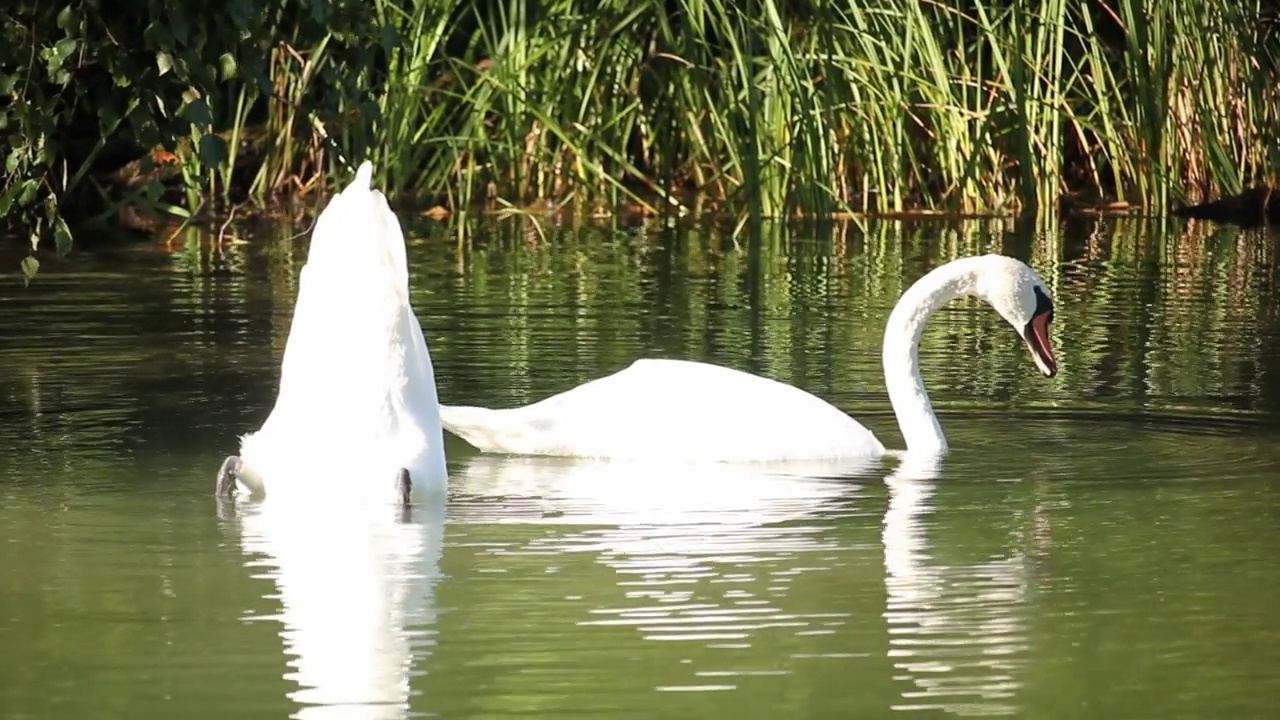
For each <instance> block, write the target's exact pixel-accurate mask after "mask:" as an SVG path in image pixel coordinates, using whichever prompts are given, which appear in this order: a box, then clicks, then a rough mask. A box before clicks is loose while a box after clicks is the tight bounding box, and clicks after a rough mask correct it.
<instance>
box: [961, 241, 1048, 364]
mask: <svg viewBox="0 0 1280 720" xmlns="http://www.w3.org/2000/svg"><path fill="white" fill-rule="evenodd" d="M985 260H986V261H987V262H986V265H987V267H986V270H987V272H984V273H982V274H981V279H980V281H979V282H980V283H981V284H982V286H983V287H982V293H981V294H982V295H983V296H984V297H985V298H986V300H987V302H989V303H991V306H992V307H993V308H995V310H996V312H998V313H999V314H1000V316H1001V317H1003V318H1004V319H1005V321H1006V322H1008V323H1009V324H1010V325H1012V326H1013V328H1014V329H1015V330H1017V331H1018V335H1019V336H1020V337H1021V338H1022V340H1023V342H1025V343H1026V344H1027V349H1028V350H1030V351H1031V359H1032V360H1034V361H1035V364H1036V367H1037V368H1038V369H1039V370H1040V374H1042V375H1044V376H1045V377H1048V378H1051V377H1053V376H1054V375H1056V374H1057V373H1058V361H1057V360H1056V359H1055V358H1054V356H1053V343H1052V340H1051V338H1050V335H1049V324H1050V323H1052V322H1053V295H1052V293H1050V292H1049V286H1048V285H1045V282H1044V280H1042V279H1041V278H1040V276H1039V275H1038V274H1036V271H1035V270H1032V269H1031V267H1030V266H1028V265H1027V264H1026V263H1024V262H1022V261H1021V260H1016V259H1014V258H1011V257H1005V256H1003V255H988V256H987V257H986V258H985Z"/></svg>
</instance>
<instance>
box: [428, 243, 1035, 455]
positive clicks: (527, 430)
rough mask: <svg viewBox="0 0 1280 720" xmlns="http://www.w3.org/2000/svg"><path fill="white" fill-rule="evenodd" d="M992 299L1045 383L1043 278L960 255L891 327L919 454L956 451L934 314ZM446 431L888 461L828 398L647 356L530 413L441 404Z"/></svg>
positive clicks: (908, 436)
mask: <svg viewBox="0 0 1280 720" xmlns="http://www.w3.org/2000/svg"><path fill="white" fill-rule="evenodd" d="M962 295H975V296H977V297H980V298H982V299H983V300H986V301H987V302H988V303H990V304H991V306H992V307H994V308H995V310H996V312H998V313H999V314H1000V315H1001V317H1003V318H1004V319H1005V320H1006V321H1008V322H1009V324H1011V325H1013V327H1014V328H1015V329H1016V330H1017V331H1018V334H1019V335H1020V336H1021V337H1022V338H1023V339H1024V340H1025V341H1026V344H1027V347H1028V348H1030V350H1031V357H1032V359H1033V360H1034V361H1035V363H1036V365H1037V367H1039V368H1040V371H1041V372H1042V373H1043V374H1044V375H1045V376H1046V377H1053V375H1054V374H1055V373H1056V372H1057V364H1056V361H1055V360H1054V356H1053V349H1052V346H1051V343H1050V339H1049V323H1050V322H1052V320H1053V301H1052V299H1051V295H1050V293H1049V289H1048V287H1047V286H1046V285H1045V283H1044V281H1043V280H1041V279H1040V276H1039V275H1037V274H1036V272H1035V271H1034V270H1032V269H1031V268H1030V267H1028V266H1027V265H1026V264H1025V263H1022V262H1021V261H1019V260H1015V259H1013V258H1009V257H1004V256H1002V255H983V256H978V257H966V258H960V259H958V260H954V261H952V262H949V263H947V264H945V265H942V266H941V267H938V268H936V269H934V270H933V271H931V272H929V273H928V274H926V275H925V276H924V277H922V278H920V279H919V280H917V281H916V282H915V284H913V285H912V286H911V287H910V288H908V289H907V291H906V292H905V293H903V295H902V298H901V299H900V300H899V301H898V304H897V306H895V307H894V309H893V312H892V313H891V314H890V315H889V322H888V324H887V325H886V327H885V331H884V348H883V361H884V377H885V385H886V386H887V388H888V391H889V399H890V401H891V402H892V403H893V410H894V413H895V414H896V415H897V418H898V426H899V427H900V428H901V430H902V435H903V437H904V439H905V440H906V445H907V449H908V450H909V451H912V452H933V453H940V452H942V451H944V450H945V449H946V447H947V441H946V437H945V436H943V434H942V428H941V427H939V425H938V420H937V417H936V416H935V415H934V413H933V407H932V406H931V405H930V403H929V396H928V394H927V393H926V392H925V389H924V383H923V381H922V380H921V378H920V361H919V358H918V356H917V346H918V344H919V341H920V334H921V332H922V331H923V330H924V326H925V323H926V322H927V321H928V319H929V316H930V315H932V314H933V313H934V312H935V311H936V310H937V309H938V308H940V307H942V305H944V304H946V303H947V302H948V301H950V300H952V299H953V298H956V297H959V296H962ZM440 417H441V420H442V421H443V423H444V427H445V429H447V430H449V431H450V432H452V433H454V434H456V435H458V436H460V437H462V438H463V439H464V440H466V441H467V442H469V443H471V444H472V445H474V446H475V447H477V448H479V449H480V450H482V451H487V452H500V453H511V454H522V455H565V456H575V457H596V458H615V459H638V458H645V457H653V456H661V457H663V458H665V459H668V460H686V461H720V462H768V461H792V460H815V459H824V460H833V459H834V460H839V459H851V458H866V457H879V456H881V455H883V454H885V448H884V446H883V445H882V444H881V443H880V441H879V440H877V439H876V437H875V435H873V434H872V433H871V431H870V430H867V429H866V428H865V427H863V426H862V425H860V424H859V423H858V422H857V421H856V420H854V419H852V418H850V417H849V416H848V415H846V414H845V413H844V412H842V411H840V410H838V409H837V408H835V407H834V406H832V405H830V404H829V403H827V402H826V401H824V400H821V399H819V398H817V397H815V396H813V395H811V394H809V393H807V392H805V391H803V390H800V389H797V388H794V387H791V386H790V385H786V384H783V383H780V382H776V381H774V380H769V379H766V378H761V377H757V376H755V375H751V374H748V373H745V372H741V371H738V370H732V369H729V368H725V367H720V366H718V365H709V364H706V363H698V362H689V361H682V360H651V359H650V360H638V361H636V362H635V363H634V364H632V365H631V366H630V367H628V368H626V369H624V370H621V371H619V372H617V373H614V374H613V375H609V376H607V377H603V378H599V379H596V380H592V381H590V382H588V383H585V384H583V385H581V386H579V387H576V388H574V389H572V390H568V391H566V392H563V393H560V394H559V395H554V396H552V397H549V398H547V399H545V400H542V401H540V402H536V403H533V404H532V405H527V406H525V407H519V408H511V409H503V410H492V409H487V408H479V407H453V406H441V408H440Z"/></svg>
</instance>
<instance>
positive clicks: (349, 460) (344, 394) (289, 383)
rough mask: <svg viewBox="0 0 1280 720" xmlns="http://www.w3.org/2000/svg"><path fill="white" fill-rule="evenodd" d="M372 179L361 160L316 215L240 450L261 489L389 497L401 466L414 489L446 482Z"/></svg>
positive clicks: (394, 222)
mask: <svg viewBox="0 0 1280 720" xmlns="http://www.w3.org/2000/svg"><path fill="white" fill-rule="evenodd" d="M372 173H373V166H372V165H371V164H370V163H368V162H365V163H364V164H362V165H361V166H360V168H359V170H358V171H357V173H356V177H355V179H354V180H353V181H352V182H351V184H350V185H348V186H347V187H346V188H345V189H343V191H342V192H340V193H338V194H337V195H335V196H334V197H333V198H332V199H331V200H330V202H329V204H328V205H327V206H326V207H325V209H324V211H323V212H322V213H321V214H320V217H319V218H318V219H317V220H316V226H315V230H314V232H313V234H312V238H311V248H310V252H309V253H308V257H307V263H306V265H305V266H304V267H303V268H302V273H301V275H300V277H299V280H298V299H297V303H296V305H295V307H294V314H293V322H292V324H291V326H290V329H289V338H288V340H287V342H286V344H285V351H284V359H283V362H282V363H281V375H280V390H279V394H278V396H277V398H276V404H275V407H274V408H273V409H272V412H271V415H270V416H269V417H268V419H267V422H266V423H265V424H264V425H263V428H262V430H261V431H259V432H258V433H256V434H253V435H250V436H246V437H245V438H244V440H243V442H242V444H241V458H242V460H243V461H244V462H245V464H246V465H247V466H248V470H249V472H248V473H246V474H247V475H248V476H250V477H253V476H257V478H258V484H259V485H271V488H270V489H269V490H268V493H275V492H277V491H281V490H285V489H288V487H290V486H298V485H308V486H310V485H313V484H314V482H315V481H319V480H320V479H322V478H332V479H334V480H340V481H341V482H344V483H347V484H350V485H357V484H359V485H365V484H369V485H377V486H385V488H386V489H387V491H388V492H390V490H391V488H393V484H394V478H395V473H396V471H397V470H398V469H399V468H400V467H404V468H406V469H408V470H409V471H410V474H411V476H412V477H413V480H414V486H415V488H419V487H421V486H422V485H423V484H424V482H425V483H426V484H428V485H440V484H442V483H444V482H445V470H444V452H443V439H442V431H441V426H440V412H439V401H438V399H437V395H436V384H435V372H434V368H433V367H432V364H431V354H430V352H429V351H428V350H427V345H426V340H425V339H424V338H423V335H422V328H421V326H420V325H419V324H418V320H417V317H416V316H415V315H414V313H413V308H412V307H411V306H410V304H409V274H408V264H407V260H406V253H405V243H404V235H403V232H402V231H401V227H400V222H399V220H398V219H397V218H396V215H395V213H393V212H392V211H391V209H390V207H389V206H388V204H387V200H386V197H385V196H384V195H383V194H382V193H381V192H379V191H378V190H376V189H374V188H373V187H372V186H371V181H372ZM303 476H306V477H307V478H308V480H307V481H303ZM250 483H252V481H250ZM313 489H314V488H313Z"/></svg>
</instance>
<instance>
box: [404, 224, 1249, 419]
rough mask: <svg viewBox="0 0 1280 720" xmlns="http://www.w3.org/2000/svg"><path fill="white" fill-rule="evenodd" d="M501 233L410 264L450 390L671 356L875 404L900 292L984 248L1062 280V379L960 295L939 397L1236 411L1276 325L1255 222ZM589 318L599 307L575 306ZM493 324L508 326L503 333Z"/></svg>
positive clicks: (478, 391)
mask: <svg viewBox="0 0 1280 720" xmlns="http://www.w3.org/2000/svg"><path fill="white" fill-rule="evenodd" d="M504 227H505V228H506V229H505V230H504V229H497V230H495V231H493V232H492V237H491V239H490V240H489V241H486V242H479V241H477V243H476V244H475V245H473V246H472V247H471V248H470V249H469V250H463V251H461V254H460V255H458V256H457V262H458V263H459V265H460V266H461V267H462V271H461V274H460V275H458V276H457V277H456V278H454V279H453V280H451V281H450V283H449V284H448V285H446V286H440V285H437V281H436V280H434V279H433V278H431V277H430V275H431V271H430V269H429V266H427V267H425V268H424V269H423V270H420V271H419V276H418V280H417V282H418V286H419V287H423V288H429V289H430V293H431V294H430V295H422V296H419V298H420V302H419V306H418V307H419V312H420V313H421V314H422V316H423V321H424V324H425V325H426V327H427V328H428V336H429V339H430V341H431V342H432V352H433V354H434V356H435V357H436V362H437V365H438V367H440V368H443V369H442V370H438V373H437V374H438V380H439V382H440V384H441V386H442V388H444V389H443V390H442V394H443V396H444V397H445V399H446V401H451V402H479V401H487V402H496V403H499V404H513V403H523V402H528V401H531V400H534V399H537V398H539V397H543V396H545V395H547V394H549V393H552V392H555V391H558V390H562V389H565V388H567V387H569V386H571V385H574V384H577V383H581V382H584V381H586V380H589V379H591V378H593V377H598V376H600V375H603V374H605V373H608V372H612V371H614V370H617V369H620V368H621V367H623V366H625V365H626V364H628V363H630V362H631V361H632V360H634V359H635V358H637V357H643V356H668V357H683V358H692V359H704V360H712V361H715V362H721V363H724V364H728V365H731V366H734V367H741V368H744V369H748V370H752V371H757V372H760V373H763V374H765V375H768V376H771V377H775V378H778V379H780V380H783V381H786V382H791V383H795V384H797V385H800V386H801V387H805V388H807V389H810V390H812V391H814V392H817V393H819V394H820V395H822V396H824V397H828V398H831V399H832V400H833V401H835V402H837V404H840V405H843V406H845V407H847V408H849V409H851V410H852V409H853V407H852V406H851V405H850V402H851V400H852V397H851V395H850V393H857V395H856V396H854V397H857V398H858V399H859V400H860V401H868V402H870V404H871V407H873V408H879V409H881V410H884V409H887V406H886V405H885V402H886V400H885V396H884V392H883V376H882V370H881V366H880V356H879V350H880V346H881V335H882V333H883V328H884V323H885V321H886V320H887V317H888V313H889V311H890V309H891V308H892V307H893V304H894V303H895V302H896V301H897V298H898V296H899V295H900V294H901V292H902V291H903V290H904V289H905V288H906V286H907V285H908V284H909V283H910V282H912V281H914V280H915V279H916V278H918V277H919V276H920V275H922V274H924V273H925V272H926V271H927V270H928V269H929V268H931V267H934V266H936V265H938V264H940V263H942V262H944V261H946V260H948V259H951V258H953V257H957V256H959V255H966V254H974V253H981V252H991V251H995V252H1005V253H1009V254H1015V255H1021V256H1022V257H1023V258H1024V259H1028V260H1029V261H1030V262H1031V263H1032V264H1033V265H1034V266H1035V267H1037V268H1038V269H1039V270H1040V272H1041V273H1042V274H1043V275H1044V276H1045V278H1046V281H1047V282H1048V283H1049V284H1050V285H1051V287H1052V288H1053V289H1054V291H1055V293H1056V295H1057V302H1058V306H1059V311H1058V313H1057V318H1056V320H1055V324H1054V328H1053V332H1054V336H1055V344H1056V345H1057V350H1058V354H1059V358H1060V361H1061V374H1060V376H1059V377H1058V379H1056V380H1054V381H1044V380H1043V379H1041V378H1039V376H1038V374H1037V373H1036V372H1035V370H1034V368H1033V367H1032V365H1031V363H1030V362H1029V360H1028V358H1027V354H1026V353H1027V351H1026V349H1025V347H1023V346H1022V344H1021V342H1020V341H1018V340H1017V339H1016V336H1015V335H1014V333H1013V331H1012V330H1011V329H1010V328H1008V327H1006V326H1005V325H1004V323H1003V321H1002V320H1000V319H999V317H998V316H996V315H995V314H994V313H992V312H991V311H990V310H989V309H988V308H986V306H985V305H982V304H981V303H980V302H978V301H969V302H959V303H955V304H953V305H952V306H950V307H948V308H946V309H945V310H944V311H943V312H942V313H940V314H939V316H938V317H936V318H935V320H934V321H933V323H931V325H930V326H929V328H928V329H927V330H926V333H925V337H924V339H923V343H922V348H921V357H922V361H923V364H924V372H925V376H926V381H927V383H928V385H929V388H930V391H931V393H932V394H933V395H934V397H935V398H936V399H937V400H938V401H939V404H940V405H941V407H942V408H943V409H945V408H946V407H947V406H948V405H952V406H957V405H965V404H970V403H974V402H980V403H983V404H989V403H990V402H991V401H992V400H995V399H1011V398H1015V397H1016V398H1019V399H1020V400H1022V401H1025V402H1031V403H1034V404H1048V405H1054V406H1062V407H1068V406H1076V407H1078V406H1080V405H1081V403H1084V404H1088V403H1090V402H1094V401H1097V402H1117V401H1118V402H1123V403H1132V404H1133V406H1134V407H1151V408H1160V407H1165V408H1172V407H1178V406H1184V405H1188V404H1195V405H1201V406H1218V407H1222V406H1223V404H1224V402H1226V401H1227V398H1231V400H1230V401H1229V402H1226V404H1227V405H1228V406H1230V405H1235V406H1238V407H1244V408H1248V407H1255V404H1254V402H1253V401H1251V400H1250V399H1249V398H1256V397H1257V396H1258V393H1259V388H1258V386H1257V378H1258V377H1260V376H1262V375H1265V373H1264V372H1263V367H1264V363H1265V358H1264V356H1263V355H1262V354H1261V351H1260V343H1261V342H1262V338H1264V337H1266V336H1267V334H1268V332H1269V328H1270V324H1269V323H1270V322H1271V319H1270V316H1269V315H1268V314H1267V313H1265V312H1263V311H1261V308H1264V307H1266V303H1267V298H1269V297H1271V293H1272V292H1273V287H1272V286H1273V280H1272V277H1271V274H1270V272H1269V271H1267V270H1263V269H1261V268H1266V267H1270V265H1271V264H1272V262H1271V260H1270V252H1271V251H1270V249H1269V247H1270V246H1269V245H1268V244H1267V243H1258V242H1255V241H1253V240H1251V239H1250V236H1247V235H1238V236H1234V237H1232V236H1226V237H1224V236H1221V235H1206V234H1204V233H1203V232H1201V231H1200V230H1198V229H1195V228H1193V229H1190V230H1188V231H1187V232H1185V233H1184V234H1182V235H1178V236H1169V235H1165V234H1164V233H1163V231H1162V230H1160V228H1159V227H1158V226H1150V225H1147V224H1145V223H1142V222H1140V221H1138V222H1128V221H1119V222H1116V221H1094V222H1091V223H1089V224H1087V225H1084V226H1072V227H1070V228H1069V230H1070V232H1071V235H1070V236H1069V237H1063V238H1062V239H1060V240H1059V239H1050V237H1048V236H1045V235H1040V234H1037V235H1035V236H1034V237H1033V238H1032V240H1031V242H1030V243H1027V242H1026V239H1025V238H1024V236H1022V235H1021V234H1019V233H1018V232H1006V231H1005V230H1004V229H1003V228H1002V227H1001V224H1000V223H991V222H964V223H956V224H948V225H943V224H936V223H914V224H913V223H900V222H884V223H876V224H873V225H871V226H870V228H869V229H868V230H866V231H865V232H864V231H861V230H859V229H857V228H856V227H854V226H852V225H849V226H846V225H834V226H831V227H827V228H819V229H813V228H810V229H808V230H804V229H799V230H797V229H788V228H787V227H786V226H784V225H772V226H767V230H766V232H764V233H763V234H761V235H760V236H758V237H756V238H754V239H753V240H752V241H751V242H749V243H745V244H744V246H743V249H741V250H735V249H733V245H732V244H731V243H729V242H728V241H724V242H712V241H710V240H709V238H711V237H714V235H708V234H707V233H706V231H705V230H701V229H662V230H659V231H657V232H656V235H649V236H647V237H649V238H650V239H648V240H646V239H644V238H645V237H646V236H644V235H636V234H626V235H620V236H618V237H619V238H623V237H625V238H627V240H626V241H624V240H622V239H615V240H613V241H611V242H599V243H592V244H591V245H590V246H588V247H584V246H583V245H582V243H583V238H582V236H581V235H577V234H575V233H572V232H568V231H556V230H552V231H550V232H549V236H548V239H547V241H546V242H544V243H540V244H536V245H533V246H530V245H527V244H525V243H523V242H521V241H520V240H519V237H520V235H519V232H518V231H516V230H515V228H514V227H513V226H504ZM1027 253H1029V254H1027ZM420 255H421V256H422V257H423V260H421V261H419V262H426V258H425V254H420ZM420 267H422V266H420ZM584 285H587V286H590V287H592V288H595V292H597V293H598V299H597V300H596V302H595V304H594V305H592V306H591V307H589V308H583V307H582V305H581V303H582V299H581V297H580V296H579V295H575V290H574V289H575V288H581V287H582V286H584ZM606 298H607V300H606ZM584 315H586V316H588V317H590V316H592V315H603V316H604V317H603V318H600V319H597V318H595V317H593V318H592V319H591V320H589V321H587V322H583V321H580V320H576V319H575V318H581V317H583V316H584ZM495 324H496V325H509V326H511V327H510V330H503V331H501V332H502V333H503V334H502V335H499V336H498V337H502V338H504V340H502V341H498V340H497V339H496V338H495V336H494V325H495ZM495 342H496V343H498V344H496V345H495V344H494V343H495ZM473 343H484V345H483V346H482V347H477V345H475V344H473ZM517 348H518V349H517ZM517 358H518V359H517ZM1118 398H1119V400H1117V399H1118ZM865 407H866V406H865V405H864V404H863V403H862V402H860V403H859V405H858V413H859V414H862V413H863V412H864V408H865Z"/></svg>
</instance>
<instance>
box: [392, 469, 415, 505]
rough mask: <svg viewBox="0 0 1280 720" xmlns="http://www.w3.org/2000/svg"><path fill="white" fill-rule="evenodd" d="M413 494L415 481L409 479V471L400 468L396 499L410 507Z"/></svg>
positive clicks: (397, 476) (397, 478) (397, 475)
mask: <svg viewBox="0 0 1280 720" xmlns="http://www.w3.org/2000/svg"><path fill="white" fill-rule="evenodd" d="M412 494H413V481H412V480H410V479H409V471H408V470H407V469H405V468H400V470H399V472H397V473H396V497H398V498H399V499H400V504H401V505H404V506H408V505H409V498H410V495H412Z"/></svg>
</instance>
